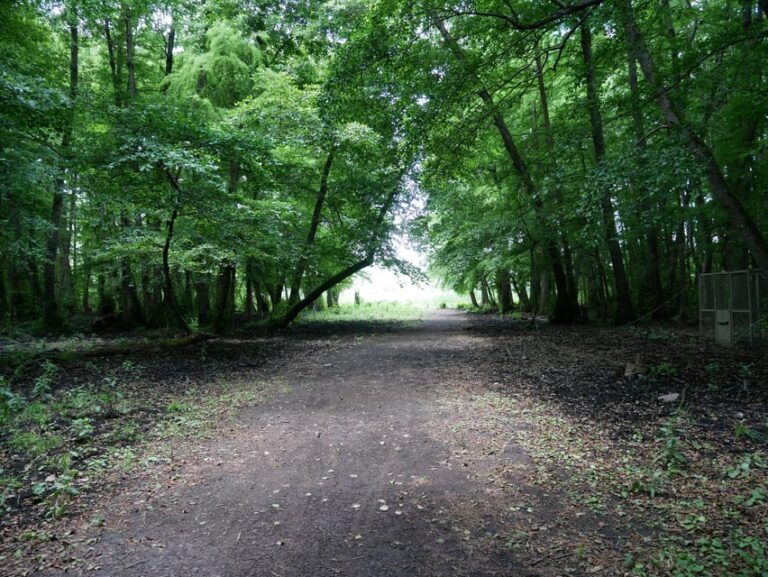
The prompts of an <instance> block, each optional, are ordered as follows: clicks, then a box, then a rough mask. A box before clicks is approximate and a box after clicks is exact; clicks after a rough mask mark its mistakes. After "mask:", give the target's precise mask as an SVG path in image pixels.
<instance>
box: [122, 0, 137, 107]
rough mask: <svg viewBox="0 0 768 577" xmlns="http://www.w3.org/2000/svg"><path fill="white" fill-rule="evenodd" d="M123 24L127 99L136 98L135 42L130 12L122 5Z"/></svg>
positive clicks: (128, 8) (127, 7) (129, 9)
mask: <svg viewBox="0 0 768 577" xmlns="http://www.w3.org/2000/svg"><path fill="white" fill-rule="evenodd" d="M122 9H123V22H124V24H125V67H126V68H127V69H128V98H129V99H130V100H134V99H135V98H136V63H135V61H134V53H135V48H136V46H135V42H134V36H133V15H132V10H131V8H130V7H129V6H126V5H125V4H123V5H122Z"/></svg>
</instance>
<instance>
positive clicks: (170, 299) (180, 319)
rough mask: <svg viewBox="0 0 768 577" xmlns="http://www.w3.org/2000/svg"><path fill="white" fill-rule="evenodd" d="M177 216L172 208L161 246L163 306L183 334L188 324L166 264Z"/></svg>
mask: <svg viewBox="0 0 768 577" xmlns="http://www.w3.org/2000/svg"><path fill="white" fill-rule="evenodd" d="M178 216H179V210H178V208H176V207H174V208H173V210H172V211H171V216H170V218H168V222H167V223H166V228H165V230H166V234H165V243H164V244H163V276H164V277H165V306H166V307H168V309H170V311H171V314H172V315H173V318H174V320H175V321H176V323H177V324H178V325H179V327H181V328H182V329H184V331H185V332H187V333H189V332H191V331H190V329H189V324H187V320H186V319H185V318H184V315H183V314H182V313H181V309H179V303H178V302H176V293H175V292H174V290H173V279H172V277H171V266H170V264H169V262H168V255H169V253H170V251H171V241H172V240H173V228H174V225H175V224H176V219H177V218H178Z"/></svg>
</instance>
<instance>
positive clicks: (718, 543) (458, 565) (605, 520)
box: [0, 310, 768, 577]
mask: <svg viewBox="0 0 768 577" xmlns="http://www.w3.org/2000/svg"><path fill="white" fill-rule="evenodd" d="M52 367H53V368H52ZM6 378H7V379H11V380H12V382H13V383H14V387H15V388H14V390H15V391H16V392H15V393H10V392H7V395H8V396H9V399H10V401H8V402H7V403H6V405H9V406H10V408H9V409H6V412H7V413H9V412H10V413H13V411H14V410H15V411H17V412H16V413H13V414H12V415H11V416H8V414H6V417H5V418H6V422H7V423H8V425H7V426H6V427H5V429H4V430H3V431H2V432H1V433H0V458H2V465H0V467H2V470H1V471H0V489H2V491H3V493H2V494H3V500H2V501H0V504H1V505H2V512H3V516H2V518H1V519H2V524H0V575H5V574H8V575H61V574H67V575H93V576H105V577H106V576H121V577H122V576H125V577H138V576H144V575H146V576H152V577H162V576H169V577H170V576H182V575H183V576H185V577H192V576H195V575H200V576H206V577H215V576H220V577H225V576H231V577H245V576H254V577H255V576H259V577H261V576H265V577H273V576H275V577H294V576H296V577H300V576H313V577H314V576H317V577H325V576H329V577H330V576H344V575H348V576H355V577H366V576H392V577H394V576H422V575H423V576H432V575H434V576H444V575H456V576H478V577H479V576H486V575H488V576H491V575H497V576H520V577H524V576H529V577H533V576H539V577H550V576H552V577H553V576H556V575H574V576H586V575H606V576H616V575H639V576H643V575H679V576H685V575H741V576H745V577H746V576H751V575H755V576H757V575H764V574H765V573H766V571H768V551H767V550H766V547H767V546H766V518H767V515H766V513H767V512H768V486H767V483H768V469H767V467H768V456H767V455H766V452H765V451H766V439H767V438H768V430H767V429H766V423H767V422H768V403H767V402H766V401H767V400H768V355H766V351H765V349H764V348H762V349H761V348H753V349H745V348H733V349H721V348H716V347H714V346H713V345H707V344H704V343H701V342H700V341H698V339H697V338H696V337H695V336H694V335H692V334H689V333H686V332H685V331H679V330H673V329H668V328H658V327H657V328H635V329H632V328H621V329H618V328H607V327H602V328H601V327H583V326H582V327H570V328H563V327H554V326H548V325H546V324H543V325H537V326H535V327H532V326H530V324H528V323H526V322H522V321H512V320H508V319H500V318H498V317H495V316H490V315H469V314H466V313H461V312H457V311H446V310H443V311H436V312H434V313H431V314H430V315H429V316H428V318H426V319H425V320H423V321H419V322H392V323H385V322H360V323H320V324H308V325H302V326H299V327H298V328H296V329H293V330H289V331H286V332H283V333H280V334H278V335H274V336H270V337H248V336H243V335H241V336H238V337H233V338H230V339H214V340H210V341H203V342H190V343H187V344H182V345H179V346H175V347H157V348H156V349H148V350H143V351H140V352H134V353H132V352H130V350H129V349H127V350H125V351H123V352H121V353H120V354H119V355H114V354H111V355H95V356H92V357H74V358H70V359H67V360H66V362H61V363H59V362H58V361H57V362H50V361H48V362H45V363H38V364H37V365H35V366H27V368H26V369H24V370H21V371H19V370H17V371H16V373H14V374H12V375H11V374H8V375H6ZM25 382H26V383H28V387H27V389H26V390H24V391H23V394H24V397H23V398H24V399H25V401H24V403H23V404H24V407H26V408H22V407H21V404H22V403H20V402H19V399H20V398H22V397H21V396H18V395H21V394H22V393H21V392H19V388H18V386H20V385H19V384H23V383H25ZM6 390H8V391H9V389H6ZM13 395H17V396H16V397H13ZM670 395H671V396H670ZM675 395H678V396H675ZM11 397H13V398H11ZM35 399H37V400H35ZM13 402H16V404H17V405H18V406H17V407H16V408H14V407H13ZM9 403H10V404H9ZM46 403H47V404H46ZM36 405H37V406H38V407H37V408H36V409H34V410H32V411H30V409H29V407H30V406H36ZM46 407H49V408H48V409H46ZM50 407H54V409H55V410H53V409H50ZM46 411H48V412H46ZM14 415H15V416H14Z"/></svg>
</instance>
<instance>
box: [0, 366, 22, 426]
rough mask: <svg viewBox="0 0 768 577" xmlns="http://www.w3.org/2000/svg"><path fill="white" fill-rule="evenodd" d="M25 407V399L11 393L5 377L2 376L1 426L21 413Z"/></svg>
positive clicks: (0, 384)
mask: <svg viewBox="0 0 768 577" xmlns="http://www.w3.org/2000/svg"><path fill="white" fill-rule="evenodd" d="M23 406H24V397H22V396H21V395H18V394H16V393H14V392H13V391H11V388H10V386H9V385H8V383H7V382H6V381H5V377H3V376H0V424H5V423H7V422H8V420H9V419H10V418H11V415H13V414H14V413H17V412H19V411H20V410H21V409H22V407H23Z"/></svg>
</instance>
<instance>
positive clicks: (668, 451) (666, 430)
mask: <svg viewBox="0 0 768 577" xmlns="http://www.w3.org/2000/svg"><path fill="white" fill-rule="evenodd" d="M682 422H683V418H682V417H681V415H680V413H676V414H675V415H673V416H672V417H670V418H669V419H667V420H666V421H665V422H664V424H662V426H661V428H660V429H659V437H658V438H657V441H659V442H660V443H661V447H660V449H659V451H658V452H657V454H656V456H655V457H654V459H653V460H654V462H655V463H660V464H661V465H663V466H664V467H665V468H666V470H667V471H668V472H669V473H670V474H677V473H680V472H681V470H682V469H683V468H684V467H685V466H687V465H688V458H687V457H686V456H685V454H683V442H682V441H681V440H680V434H681V433H682V432H683V428H682Z"/></svg>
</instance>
